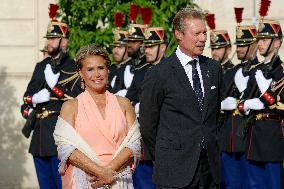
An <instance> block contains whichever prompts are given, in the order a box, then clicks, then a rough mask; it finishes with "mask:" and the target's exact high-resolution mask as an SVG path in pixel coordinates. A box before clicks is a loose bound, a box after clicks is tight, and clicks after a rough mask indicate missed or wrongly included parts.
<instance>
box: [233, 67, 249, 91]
mask: <svg viewBox="0 0 284 189" xmlns="http://www.w3.org/2000/svg"><path fill="white" fill-rule="evenodd" d="M248 79H249V76H246V77H245V76H244V75H243V69H242V68H240V69H239V70H238V71H237V72H236V75H235V78H234V81H235V84H236V87H237V88H238V90H239V92H240V93H242V92H243V91H244V90H245V89H246V88H247V84H248Z"/></svg>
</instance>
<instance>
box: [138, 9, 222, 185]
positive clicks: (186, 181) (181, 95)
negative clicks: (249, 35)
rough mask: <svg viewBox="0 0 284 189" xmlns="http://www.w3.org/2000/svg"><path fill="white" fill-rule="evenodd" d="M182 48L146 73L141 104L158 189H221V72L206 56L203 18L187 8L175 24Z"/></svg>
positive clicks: (146, 141) (145, 137) (142, 123)
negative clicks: (219, 134)
mask: <svg viewBox="0 0 284 189" xmlns="http://www.w3.org/2000/svg"><path fill="white" fill-rule="evenodd" d="M173 30H174V34H175V37H176V39H177V41H178V44H179V46H178V47H177V49H176V51H175V52H174V53H173V54H172V55H171V56H170V57H168V58H166V59H164V60H163V61H162V62H161V63H159V64H158V65H156V66H154V67H152V68H150V69H149V70H148V72H147V73H146V76H145V79H144V84H143V86H142V95H141V104H140V125H141V134H142V138H143V141H144V143H145V145H146V146H147V147H148V149H149V153H150V155H151V157H152V159H153V160H154V161H155V163H154V176H153V179H154V182H155V183H156V184H157V188H162V189H163V188H216V187H218V183H219V171H220V170H219V148H218V142H217V119H218V114H219V111H220V107H219V106H220V86H221V80H222V69H221V66H220V64H219V63H218V62H216V61H214V60H213V59H210V58H207V57H205V56H202V55H201V54H202V53H203V50H204V47H205V42H206V39H207V30H206V25H205V20H204V16H203V13H202V12H200V11H198V10H194V9H190V8H185V9H182V10H181V11H179V12H178V13H177V14H176V16H175V18H174V20H173Z"/></svg>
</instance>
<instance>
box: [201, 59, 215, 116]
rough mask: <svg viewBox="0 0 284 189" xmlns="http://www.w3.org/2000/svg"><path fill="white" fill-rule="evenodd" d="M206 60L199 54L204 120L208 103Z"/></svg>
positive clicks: (208, 90)
mask: <svg viewBox="0 0 284 189" xmlns="http://www.w3.org/2000/svg"><path fill="white" fill-rule="evenodd" d="M208 60H209V59H206V58H205V57H203V56H199V65H200V70H201V75H202V80H203V87H204V94H203V95H204V99H203V112H202V120H204V118H205V116H206V114H207V110H208V104H209V101H208V99H209V97H210V95H211V94H210V79H212V78H210V71H209V65H208Z"/></svg>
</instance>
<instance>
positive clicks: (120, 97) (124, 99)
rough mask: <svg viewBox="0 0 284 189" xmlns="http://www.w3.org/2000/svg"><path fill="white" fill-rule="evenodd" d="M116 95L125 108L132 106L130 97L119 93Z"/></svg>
mask: <svg viewBox="0 0 284 189" xmlns="http://www.w3.org/2000/svg"><path fill="white" fill-rule="evenodd" d="M115 97H116V99H117V101H118V103H119V105H120V106H123V107H125V108H126V107H129V106H132V105H131V102H130V100H129V99H128V98H125V97H122V96H117V95H115Z"/></svg>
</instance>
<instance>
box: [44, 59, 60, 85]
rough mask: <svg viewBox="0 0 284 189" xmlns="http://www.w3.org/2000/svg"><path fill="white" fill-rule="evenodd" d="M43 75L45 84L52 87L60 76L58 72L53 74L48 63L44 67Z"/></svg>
mask: <svg viewBox="0 0 284 189" xmlns="http://www.w3.org/2000/svg"><path fill="white" fill-rule="evenodd" d="M44 76H45V80H46V83H47V85H48V86H49V87H50V88H51V89H52V88H53V87H54V86H55V85H56V83H57V82H58V78H59V76H60V73H59V72H58V73H57V74H54V73H53V71H52V69H51V66H50V64H47V65H46V67H45V69H44Z"/></svg>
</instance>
